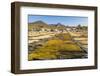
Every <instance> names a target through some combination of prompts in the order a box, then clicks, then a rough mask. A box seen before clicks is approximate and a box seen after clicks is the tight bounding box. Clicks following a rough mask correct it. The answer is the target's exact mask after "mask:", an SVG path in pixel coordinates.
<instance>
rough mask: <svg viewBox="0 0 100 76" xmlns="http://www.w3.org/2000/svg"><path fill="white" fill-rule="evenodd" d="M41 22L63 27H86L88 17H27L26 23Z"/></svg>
mask: <svg viewBox="0 0 100 76" xmlns="http://www.w3.org/2000/svg"><path fill="white" fill-rule="evenodd" d="M40 20H41V21H43V22H45V23H47V24H57V23H61V24H64V25H65V26H67V25H68V26H77V25H79V24H80V25H82V26H87V25H88V17H79V16H78V17H77V16H50V15H28V23H32V22H35V21H40Z"/></svg>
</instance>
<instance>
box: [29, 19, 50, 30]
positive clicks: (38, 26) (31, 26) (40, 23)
mask: <svg viewBox="0 0 100 76" xmlns="http://www.w3.org/2000/svg"><path fill="white" fill-rule="evenodd" d="M47 27H48V24H46V23H45V22H43V21H36V22H32V23H28V29H29V30H33V29H41V28H47Z"/></svg>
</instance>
